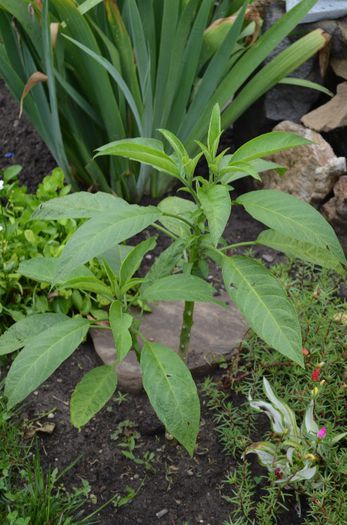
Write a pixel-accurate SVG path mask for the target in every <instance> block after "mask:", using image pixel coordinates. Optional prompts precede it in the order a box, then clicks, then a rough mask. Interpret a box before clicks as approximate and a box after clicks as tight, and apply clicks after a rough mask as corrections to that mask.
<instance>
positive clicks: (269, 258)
mask: <svg viewBox="0 0 347 525" xmlns="http://www.w3.org/2000/svg"><path fill="white" fill-rule="evenodd" d="M262 258H263V259H264V261H265V262H267V263H272V262H273V261H274V259H275V257H274V256H273V255H269V254H268V253H264V255H263V256H262Z"/></svg>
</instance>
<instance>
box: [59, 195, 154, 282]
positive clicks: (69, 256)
mask: <svg viewBox="0 0 347 525" xmlns="http://www.w3.org/2000/svg"><path fill="white" fill-rule="evenodd" d="M159 217H160V212H159V211H158V210H157V209H156V208H155V207H154V206H147V207H141V206H136V205H132V206H128V207H127V208H126V209H124V210H121V211H119V212H118V213H117V212H116V213H110V212H108V213H103V214H101V215H98V216H96V217H93V218H92V219H90V220H89V221H88V222H86V223H85V224H83V225H82V226H81V227H80V228H79V229H78V230H77V231H76V232H75V233H74V235H73V236H72V237H71V238H70V239H69V241H68V242H67V244H66V246H65V248H64V251H63V253H62V255H61V257H60V259H59V267H58V272H57V275H56V280H57V281H58V280H59V279H60V280H61V279H62V278H63V277H64V276H65V275H66V273H67V272H69V273H70V272H71V271H72V270H73V269H74V268H77V267H78V266H80V265H81V264H84V263H85V262H87V261H90V260H91V259H93V258H94V257H98V256H99V255H101V254H102V253H104V252H106V251H107V250H108V249H109V248H110V247H111V246H114V245H116V244H119V243H120V242H122V241H125V240H126V239H129V238H130V237H133V236H134V235H136V234H137V233H139V232H140V231H142V230H144V229H145V228H147V226H149V225H150V224H152V223H153V222H155V221H156V220H157V219H158V218H159ZM81 261H83V262H81Z"/></svg>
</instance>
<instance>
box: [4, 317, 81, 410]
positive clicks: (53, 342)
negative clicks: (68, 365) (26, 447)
mask: <svg viewBox="0 0 347 525" xmlns="http://www.w3.org/2000/svg"><path fill="white" fill-rule="evenodd" d="M88 329H89V323H88V321H86V320H85V319H80V318H76V319H68V320H66V321H65V320H64V321H61V322H59V323H56V324H54V325H53V326H51V327H49V328H47V329H46V330H44V331H43V332H41V333H40V334H38V335H37V336H36V337H32V338H30V339H29V341H28V342H27V343H26V345H25V347H24V348H23V350H22V351H21V352H20V353H19V354H18V356H17V357H16V359H15V360H14V361H13V363H12V366H11V368H10V370H9V372H8V374H7V377H6V381H5V395H6V397H7V398H8V407H9V408H11V407H13V406H14V405H16V404H17V403H20V402H21V401H23V399H25V398H26V397H27V396H28V395H29V394H30V393H31V392H32V391H33V390H35V388H37V387H38V386H40V385H41V383H43V382H44V381H45V380H46V379H48V377H49V376H50V375H51V374H53V372H54V371H55V370H56V369H57V368H58V367H59V366H60V365H61V364H62V363H63V362H64V361H65V359H67V358H68V357H70V355H71V354H72V353H73V352H74V351H75V350H76V348H77V347H78V345H79V344H81V342H82V341H83V339H84V337H85V336H86V335H87V332H88Z"/></svg>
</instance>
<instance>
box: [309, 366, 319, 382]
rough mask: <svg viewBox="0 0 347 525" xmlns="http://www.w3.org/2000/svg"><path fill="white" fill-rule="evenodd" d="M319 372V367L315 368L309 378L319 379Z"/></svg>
mask: <svg viewBox="0 0 347 525" xmlns="http://www.w3.org/2000/svg"><path fill="white" fill-rule="evenodd" d="M319 374H320V369H319V368H315V369H314V370H313V372H312V374H311V379H312V381H315V382H317V381H319Z"/></svg>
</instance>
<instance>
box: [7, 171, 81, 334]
mask: <svg viewBox="0 0 347 525" xmlns="http://www.w3.org/2000/svg"><path fill="white" fill-rule="evenodd" d="M21 170H22V168H21V166H19V165H12V166H8V167H7V168H6V169H4V170H3V171H2V172H0V250H1V260H0V334H1V333H2V332H3V331H4V330H5V329H6V328H8V326H9V325H10V324H11V323H13V321H19V320H20V319H22V318H24V317H25V315H28V314H32V313H43V312H45V311H48V310H52V311H59V309H65V308H66V311H68V310H69V308H68V307H67V306H68V305H67V301H66V297H63V294H54V296H53V297H50V298H49V299H48V298H47V289H48V285H47V284H46V285H44V284H42V285H40V286H38V285H37V283H35V282H33V281H32V280H31V276H30V275H28V276H25V277H24V276H23V274H21V272H20V271H19V267H20V264H21V262H22V261H24V260H25V259H29V258H32V257H36V256H38V255H44V256H45V257H47V258H53V257H57V256H58V255H60V253H61V252H62V250H63V246H64V243H65V242H66V240H67V238H68V237H69V235H71V234H72V233H73V232H74V231H75V230H76V221H74V220H62V221H54V222H53V221H41V220H37V221H31V222H29V219H30V216H31V214H32V213H33V212H34V211H35V209H36V208H37V207H38V206H39V205H40V204H42V203H43V202H47V201H48V200H49V199H54V198H57V197H59V196H65V195H67V194H68V193H69V191H70V186H67V185H65V184H64V174H63V172H62V170H61V169H59V168H56V169H54V170H53V172H52V173H51V174H50V175H48V176H47V177H45V178H44V179H43V181H42V182H41V183H40V184H39V186H38V188H37V189H36V192H35V193H29V192H28V191H27V188H26V187H25V186H22V185H20V184H19V181H18V175H19V174H20V172H21ZM43 275H44V272H41V281H43ZM64 295H66V293H65V292H64Z"/></svg>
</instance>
